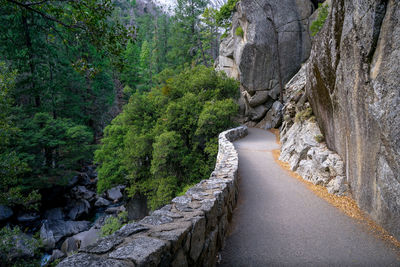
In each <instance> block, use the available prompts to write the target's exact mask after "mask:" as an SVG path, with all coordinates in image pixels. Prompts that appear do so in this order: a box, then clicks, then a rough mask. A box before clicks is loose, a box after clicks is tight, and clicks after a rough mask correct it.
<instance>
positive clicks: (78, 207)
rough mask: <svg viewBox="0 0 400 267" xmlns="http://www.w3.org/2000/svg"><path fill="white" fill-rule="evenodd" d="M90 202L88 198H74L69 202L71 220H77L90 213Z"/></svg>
mask: <svg viewBox="0 0 400 267" xmlns="http://www.w3.org/2000/svg"><path fill="white" fill-rule="evenodd" d="M89 210H90V203H89V202H88V201H87V200H86V199H81V200H77V201H76V200H74V201H72V202H71V203H70V204H69V212H68V217H69V218H70V219H71V220H76V219H78V218H80V217H82V216H83V215H87V214H89Z"/></svg>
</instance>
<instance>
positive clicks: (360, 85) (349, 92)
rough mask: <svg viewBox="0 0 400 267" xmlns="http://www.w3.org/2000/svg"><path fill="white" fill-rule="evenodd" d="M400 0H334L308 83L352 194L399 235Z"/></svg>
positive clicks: (319, 37) (316, 45)
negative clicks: (342, 162)
mask: <svg viewBox="0 0 400 267" xmlns="http://www.w3.org/2000/svg"><path fill="white" fill-rule="evenodd" d="M399 18H400V2H399V1H397V0H388V1H376V0H361V1H344V0H338V1H332V11H331V13H330V15H329V17H328V19H327V21H326V23H325V25H324V27H323V29H322V30H321V32H319V33H318V34H317V36H316V38H315V40H314V44H313V47H312V52H311V56H310V65H309V68H308V71H307V84H306V91H307V95H308V99H309V100H310V103H311V106H312V108H313V110H314V112H315V114H316V117H317V120H318V122H319V124H320V126H321V130H322V132H323V134H324V135H325V138H326V142H327V144H328V147H329V148H330V149H332V150H335V151H337V152H338V154H339V155H340V156H341V157H342V158H343V160H344V162H345V163H346V164H345V166H346V168H345V173H346V174H347V175H346V176H347V178H348V182H349V184H350V187H351V191H352V195H353V197H354V199H355V200H356V201H357V202H358V204H359V206H360V207H361V208H362V209H363V210H364V211H366V212H367V213H368V214H369V215H370V216H371V217H372V218H373V219H374V220H376V221H377V222H378V223H380V224H381V225H383V226H384V227H385V228H386V229H387V230H389V231H390V232H391V233H392V234H394V235H395V236H396V237H397V238H400V227H399V225H400V137H399V133H400V90H399V84H400V75H399V74H400V64H399V62H400V20H399Z"/></svg>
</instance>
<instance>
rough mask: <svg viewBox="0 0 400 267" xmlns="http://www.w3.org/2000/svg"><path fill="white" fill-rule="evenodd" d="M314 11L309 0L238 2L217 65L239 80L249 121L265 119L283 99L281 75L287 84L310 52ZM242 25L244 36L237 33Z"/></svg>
mask: <svg viewBox="0 0 400 267" xmlns="http://www.w3.org/2000/svg"><path fill="white" fill-rule="evenodd" d="M313 10H314V5H313V3H312V1H310V0H304V1H296V0H256V1H255V0H242V1H240V2H239V3H238V5H237V12H236V13H235V14H234V16H233V21H232V29H231V32H230V35H229V36H228V37H227V38H225V39H224V40H223V42H222V43H221V46H220V57H219V60H218V64H217V69H219V70H223V71H225V72H226V73H227V74H228V76H230V77H233V78H236V79H237V80H240V84H241V89H240V90H241V93H242V97H241V112H242V113H243V114H244V115H245V120H247V121H248V120H250V121H253V122H259V121H260V120H262V119H263V118H264V117H265V115H266V114H267V112H268V110H269V109H270V108H271V107H272V106H273V103H274V102H275V101H276V100H278V99H279V95H280V85H279V76H281V78H282V82H283V83H286V82H287V81H289V79H290V78H291V77H293V75H295V74H296V72H297V71H298V70H299V68H300V65H301V63H302V62H304V61H305V60H306V59H307V58H308V57H309V54H310V49H311V39H310V35H309V31H308V28H309V17H310V15H311V14H312V12H313ZM238 28H241V29H243V35H240V34H239V35H237V34H236V33H237V32H239V33H240V31H237V29H238ZM278 55H279V58H278ZM279 66H280V68H279ZM279 69H280V73H279V71H278V70H279Z"/></svg>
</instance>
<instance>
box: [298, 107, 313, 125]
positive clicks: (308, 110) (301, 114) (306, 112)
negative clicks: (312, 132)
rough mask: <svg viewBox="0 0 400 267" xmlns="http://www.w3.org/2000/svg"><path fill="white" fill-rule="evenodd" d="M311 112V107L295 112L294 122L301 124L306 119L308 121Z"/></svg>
mask: <svg viewBox="0 0 400 267" xmlns="http://www.w3.org/2000/svg"><path fill="white" fill-rule="evenodd" d="M312 114H313V111H312V108H311V107H308V108H306V109H305V110H303V111H300V112H297V114H296V117H295V122H303V121H306V120H307V119H310V118H311V117H312Z"/></svg>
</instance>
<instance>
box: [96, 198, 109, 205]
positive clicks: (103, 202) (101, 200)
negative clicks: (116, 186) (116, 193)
mask: <svg viewBox="0 0 400 267" xmlns="http://www.w3.org/2000/svg"><path fill="white" fill-rule="evenodd" d="M110 204H111V202H110V201H108V200H107V199H105V198H102V197H99V198H98V199H97V200H96V202H95V203H94V206H95V207H106V206H109V205H110Z"/></svg>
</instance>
